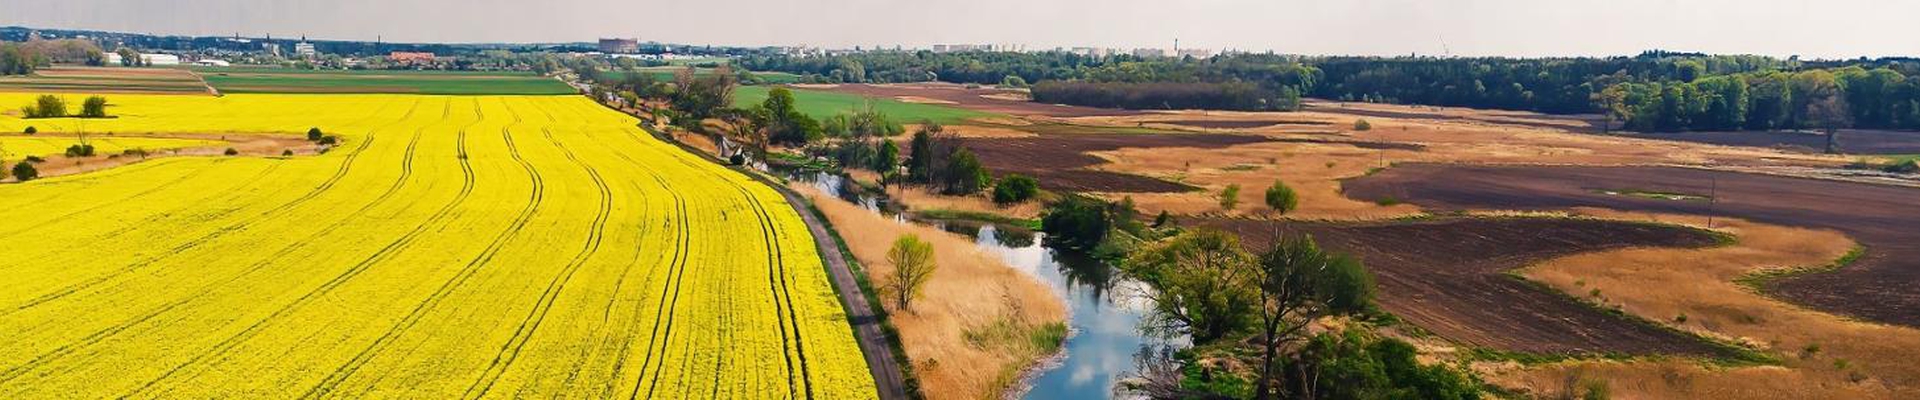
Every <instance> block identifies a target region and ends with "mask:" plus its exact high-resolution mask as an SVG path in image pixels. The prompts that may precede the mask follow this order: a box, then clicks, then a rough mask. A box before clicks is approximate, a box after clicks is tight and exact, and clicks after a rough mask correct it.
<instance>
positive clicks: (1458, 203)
mask: <svg viewBox="0 0 1920 400" xmlns="http://www.w3.org/2000/svg"><path fill="white" fill-rule="evenodd" d="M1620 188H1632V189H1636V190H1643V191H1657V192H1662V193H1686V194H1694V195H1700V196H1707V197H1712V198H1713V199H1714V201H1712V202H1699V201H1674V200H1664V199H1657V198H1648V197H1641V196H1620V195H1609V194H1606V193H1604V190H1606V189H1620ZM1346 191H1347V193H1348V194H1349V195H1351V196H1353V197H1356V198H1360V199H1375V198H1383V197H1392V198H1397V199H1400V200H1404V201H1409V202H1413V203H1416V204H1419V205H1421V206H1423V207H1429V208H1434V209H1511V210H1548V209H1563V208H1569V207H1602V208H1610V209H1619V210H1630V211H1646V212H1658V213H1685V214H1702V215H1721V216H1731V217H1739V218H1744V219H1749V220H1753V221H1757V222H1764V223H1770V224H1780V225H1788V226H1804V227H1816V228H1823V229H1832V230H1836V231H1840V232H1844V233H1846V234H1847V235H1848V236H1850V237H1852V238H1854V240H1857V241H1859V242H1860V243H1861V244H1862V245H1864V246H1866V249H1867V251H1866V253H1865V255H1863V256H1862V257H1860V259H1859V260H1858V261H1856V262H1855V263H1853V264H1852V265H1848V266H1846V267H1845V268H1841V269H1839V270H1837V271H1834V272H1828V273H1811V274H1804V275H1799V276H1794V277H1789V278H1783V279H1780V280H1777V281H1774V282H1773V283H1770V284H1768V285H1765V291H1766V292H1767V293H1769V294H1771V295H1774V296H1778V297H1781V298H1784V299H1786V300H1789V301H1791V302H1794V303H1798V304H1804V305H1807V306H1809V307H1812V308H1815V309H1819V310H1824V311H1828V312H1833V313H1837V314H1842V315H1849V316H1854V317H1858V318H1863V319H1867V320H1872V321H1879V322H1886V323H1894V324H1900V325H1905V326H1920V290H1915V288H1916V287H1920V229H1916V228H1915V227H1920V201H1916V199H1920V189H1915V188H1906V187H1897V186H1884V185H1870V184H1862V183H1852V182H1839V181H1828V180H1817V179H1802V178H1790V177H1779V176H1768V175H1755V174H1742V173H1733V172H1723V171H1710V170H1700V169H1689V168H1663V167H1615V168H1606V167H1535V166H1464V165H1437V164H1418V165H1407V166H1400V167H1396V168H1393V169H1390V170H1387V171H1385V172H1382V173H1379V174H1376V175H1373V176H1370V177H1367V178H1363V179H1356V180H1353V181H1350V182H1348V183H1347V185H1346Z"/></svg>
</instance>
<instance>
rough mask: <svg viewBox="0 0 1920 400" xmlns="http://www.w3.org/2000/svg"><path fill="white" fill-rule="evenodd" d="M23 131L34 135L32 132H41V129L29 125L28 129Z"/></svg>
mask: <svg viewBox="0 0 1920 400" xmlns="http://www.w3.org/2000/svg"><path fill="white" fill-rule="evenodd" d="M23 132H24V133H26V134H28V135H32V134H35V133H40V129H39V128H34V127H31V126H29V127H27V130H26V131H23Z"/></svg>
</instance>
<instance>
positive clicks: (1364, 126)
mask: <svg viewBox="0 0 1920 400" xmlns="http://www.w3.org/2000/svg"><path fill="white" fill-rule="evenodd" d="M1353 130H1356V131H1370V130H1373V124H1372V123H1369V122H1367V120H1366V119H1364V118H1362V119H1356V120H1353Z"/></svg>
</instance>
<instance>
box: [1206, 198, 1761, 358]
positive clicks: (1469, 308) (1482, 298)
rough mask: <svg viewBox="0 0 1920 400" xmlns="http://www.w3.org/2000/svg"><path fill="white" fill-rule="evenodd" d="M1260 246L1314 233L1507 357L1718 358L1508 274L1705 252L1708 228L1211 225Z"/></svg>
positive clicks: (1538, 222) (1399, 296)
mask: <svg viewBox="0 0 1920 400" xmlns="http://www.w3.org/2000/svg"><path fill="white" fill-rule="evenodd" d="M1197 223H1198V224H1199V225H1202V226H1209V227H1215V228H1221V229H1226V230H1228V231H1231V232H1234V233H1237V234H1239V235H1241V237H1243V238H1245V239H1246V241H1247V242H1246V243H1247V244H1248V245H1249V246H1252V247H1254V248H1261V247H1263V246H1266V245H1267V244H1268V243H1271V242H1272V241H1273V239H1274V234H1275V231H1276V230H1277V231H1280V232H1284V234H1287V235H1298V234H1308V235H1313V237H1314V238H1315V239H1317V240H1318V241H1319V242H1320V243H1321V245H1322V246H1326V247H1327V248H1328V249H1332V250H1336V251H1341V252H1346V253H1348V254H1352V255H1354V256H1355V257H1358V258H1359V259H1360V260H1361V261H1363V262H1364V263H1366V265H1367V267H1368V269H1369V270H1371V271H1373V274H1374V279H1375V280H1376V281H1377V283H1378V285H1379V286H1378V290H1379V291H1378V293H1379V301H1380V305H1381V307H1383V308H1385V309H1386V310H1387V311H1389V312H1392V313H1393V314H1394V315H1396V316H1399V317H1400V318H1403V319H1405V320H1407V321H1408V322H1411V323H1413V324H1415V325H1418V326H1420V327H1421V328H1424V329H1426V330H1428V331H1432V332H1433V333H1435V334H1438V335H1440V336H1443V337H1446V338H1448V339H1451V340H1454V341H1457V342H1460V343H1464V344H1469V345H1474V346H1482V347H1490V348H1495V349H1500V350H1507V351H1523V352H1530V353H1547V354H1598V353H1618V354H1633V355H1649V354H1685V355H1705V356H1719V355H1724V354H1720V353H1721V352H1720V351H1719V350H1718V349H1717V348H1716V347H1714V346H1713V345H1711V344H1708V343H1705V342H1703V341H1701V340H1699V339H1697V338H1692V337H1688V336H1686V335H1682V334H1678V333H1674V332H1671V331H1667V330H1664V329H1660V328H1657V327H1653V326H1649V325H1646V324H1643V323H1639V322H1637V321H1632V320H1628V319H1626V318H1622V317H1619V316H1616V315H1611V314H1608V313H1606V312H1602V311H1600V310H1597V309H1595V308H1593V307H1591V306H1588V305H1584V304H1580V303H1578V302H1575V301H1574V300H1571V299H1568V298H1566V297H1565V296H1564V295H1561V294H1558V293H1552V292H1549V291H1547V290H1544V289H1542V288H1540V287H1538V286H1535V285H1533V284H1529V283H1527V282H1523V281H1521V280H1520V279H1516V278H1515V277H1513V276H1511V275H1508V272H1509V271H1512V270H1515V269H1518V268H1521V267H1525V266H1529V265H1532V264H1534V263H1538V262H1541V261H1543V260H1547V259H1552V258H1556V257H1561V256H1565V255H1569V254H1575V253H1583V252H1593V251H1600V250H1611V249H1621V248H1629V247H1680V248H1700V247H1706V246H1711V245H1713V244H1715V238H1714V237H1713V235H1710V234H1707V233H1705V232H1703V231H1700V230H1695V229H1686V228H1680V227H1674V226H1664V225H1655V224H1645V223H1632V222H1618V221H1603V220H1594V219H1575V218H1528V217H1475V218H1444V219H1436V220H1422V221H1409V222H1366V223H1305V222H1297V223H1276V222H1271V221H1258V220H1246V219H1208V220H1202V221H1198V222H1197Z"/></svg>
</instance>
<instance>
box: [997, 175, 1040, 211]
mask: <svg viewBox="0 0 1920 400" xmlns="http://www.w3.org/2000/svg"><path fill="white" fill-rule="evenodd" d="M1039 194H1040V181H1037V180H1034V179H1033V177H1029V176H1026V175H1020V174H1013V175H1007V176H1006V177H1004V178H1000V182H999V183H995V184H994V185H993V202H994V203H1000V204H1013V203H1019V202H1023V201H1027V200H1032V199H1033V196H1035V195H1039Z"/></svg>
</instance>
